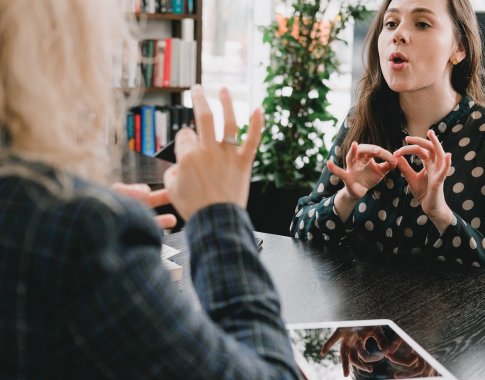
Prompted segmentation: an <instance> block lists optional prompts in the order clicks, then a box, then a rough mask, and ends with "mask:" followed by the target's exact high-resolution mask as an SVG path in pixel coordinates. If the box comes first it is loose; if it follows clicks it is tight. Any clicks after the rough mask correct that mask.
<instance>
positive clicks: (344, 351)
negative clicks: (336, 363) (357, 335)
mask: <svg viewBox="0 0 485 380" xmlns="http://www.w3.org/2000/svg"><path fill="white" fill-rule="evenodd" d="M349 356H350V350H349V347H348V346H347V345H344V344H343V345H341V346H340V360H342V369H343V371H344V377H347V376H349V373H350V358H349Z"/></svg>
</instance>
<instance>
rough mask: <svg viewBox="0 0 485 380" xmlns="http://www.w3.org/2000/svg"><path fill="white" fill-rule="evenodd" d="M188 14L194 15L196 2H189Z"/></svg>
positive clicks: (188, 0)
mask: <svg viewBox="0 0 485 380" xmlns="http://www.w3.org/2000/svg"><path fill="white" fill-rule="evenodd" d="M187 13H189V14H194V13H195V12H194V0H187Z"/></svg>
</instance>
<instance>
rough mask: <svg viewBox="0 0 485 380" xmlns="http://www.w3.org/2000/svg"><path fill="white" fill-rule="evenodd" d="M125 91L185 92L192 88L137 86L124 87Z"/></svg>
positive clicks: (146, 92) (147, 92)
mask: <svg viewBox="0 0 485 380" xmlns="http://www.w3.org/2000/svg"><path fill="white" fill-rule="evenodd" d="M122 90H123V92H131V91H140V92H144V93H145V94H151V93H157V92H172V93H174V92H175V93H178V92H184V91H188V90H190V87H146V88H144V87H139V88H138V87H137V88H123V89H122Z"/></svg>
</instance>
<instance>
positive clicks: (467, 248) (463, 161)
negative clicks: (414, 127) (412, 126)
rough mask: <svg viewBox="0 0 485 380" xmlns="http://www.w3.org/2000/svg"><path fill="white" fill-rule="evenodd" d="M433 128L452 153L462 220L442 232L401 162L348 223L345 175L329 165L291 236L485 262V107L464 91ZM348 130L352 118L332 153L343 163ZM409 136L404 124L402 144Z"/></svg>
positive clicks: (452, 181) (452, 185) (453, 202)
mask: <svg viewBox="0 0 485 380" xmlns="http://www.w3.org/2000/svg"><path fill="white" fill-rule="evenodd" d="M431 128H432V129H433V130H434V131H435V133H436V135H437V137H438V139H439V140H440V142H441V144H442V146H443V149H444V150H445V152H450V153H451V154H452V163H451V168H450V171H449V173H448V176H447V178H446V180H445V183H444V193H445V199H446V201H447V203H448V205H449V207H450V208H451V210H452V211H453V213H454V216H455V222H454V223H453V225H451V226H449V227H448V228H447V229H446V231H445V232H444V233H443V235H441V236H440V233H439V232H438V230H437V229H436V227H435V226H434V224H433V223H432V222H431V221H430V220H429V219H428V217H427V216H426V215H425V213H424V212H423V210H422V209H421V206H420V205H419V203H418V201H417V200H416V199H414V198H413V195H412V193H411V191H410V190H409V187H408V185H407V183H406V180H405V179H404V177H403V176H402V175H401V172H400V171H399V170H398V169H396V170H394V171H391V172H389V173H388V174H387V176H386V177H385V178H384V179H383V180H382V181H381V182H380V183H379V184H378V185H376V186H375V187H374V188H372V189H370V190H369V191H368V192H367V194H366V195H365V196H364V197H363V198H361V199H360V200H359V201H358V202H357V204H356V205H355V208H354V210H353V212H352V213H351V215H350V216H349V218H348V219H347V221H346V222H345V223H344V222H342V220H341V219H340V217H339V216H338V215H337V214H336V211H335V208H334V199H335V194H336V193H337V192H338V190H340V189H341V188H342V187H343V182H342V181H341V180H340V179H339V178H338V177H336V176H335V175H333V174H332V173H331V172H330V171H329V170H328V169H327V168H325V169H324V170H323V172H322V174H321V176H320V179H319V181H318V182H317V184H316V186H315V188H314V189H313V191H312V193H311V194H310V195H309V196H306V197H303V198H301V199H299V201H298V205H297V208H296V210H295V212H296V214H295V216H294V217H293V221H292V223H291V226H290V231H291V235H292V236H293V237H295V238H296V239H302V240H312V239H314V238H316V239H317V238H318V239H319V240H322V241H323V242H324V243H325V244H326V245H330V246H350V247H352V248H353V249H354V251H356V252H358V251H359V250H360V251H363V250H365V251H366V253H368V252H375V254H376V255H396V256H399V257H401V258H409V259H414V260H418V259H419V258H426V259H431V260H435V261H439V262H448V263H454V264H456V265H460V266H469V267H477V268H479V267H485V238H484V235H485V173H484V171H485V108H484V107H481V106H479V105H477V104H475V103H474V102H473V101H471V100H470V99H469V98H467V97H464V98H463V99H462V101H461V102H460V103H459V104H458V105H457V107H456V108H455V109H454V110H453V111H452V112H450V114H448V115H447V116H446V117H445V118H444V119H443V120H442V121H441V122H439V123H437V124H435V125H433V126H432V127H431ZM347 132H348V125H347V121H345V122H344V124H343V126H342V127H341V129H340V131H339V133H338V135H337V137H336V140H335V143H334V145H333V147H332V148H331V150H330V153H329V157H331V158H332V159H335V161H336V163H337V165H339V166H342V162H339V160H338V159H337V158H336V157H337V153H338V151H339V149H340V144H341V143H342V141H343V139H344V137H345V136H346V134H347ZM405 136H406V131H405V130H403V131H402V140H403V143H404V137H405ZM405 158H406V159H407V160H408V162H409V163H410V165H411V167H413V169H414V170H415V171H419V170H421V169H422V163H421V162H420V160H419V158H417V157H415V156H405ZM363 247H365V248H363Z"/></svg>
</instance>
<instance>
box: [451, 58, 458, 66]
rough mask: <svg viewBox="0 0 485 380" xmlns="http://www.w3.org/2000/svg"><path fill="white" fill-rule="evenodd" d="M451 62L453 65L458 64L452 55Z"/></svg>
mask: <svg viewBox="0 0 485 380" xmlns="http://www.w3.org/2000/svg"><path fill="white" fill-rule="evenodd" d="M451 63H452V64H453V66H456V65H458V64H459V63H460V62H458V59H457V58H456V57H453V59H452V60H451Z"/></svg>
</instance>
